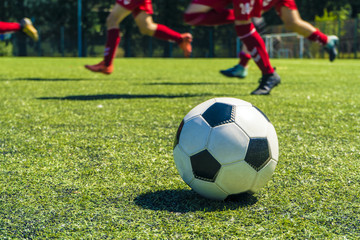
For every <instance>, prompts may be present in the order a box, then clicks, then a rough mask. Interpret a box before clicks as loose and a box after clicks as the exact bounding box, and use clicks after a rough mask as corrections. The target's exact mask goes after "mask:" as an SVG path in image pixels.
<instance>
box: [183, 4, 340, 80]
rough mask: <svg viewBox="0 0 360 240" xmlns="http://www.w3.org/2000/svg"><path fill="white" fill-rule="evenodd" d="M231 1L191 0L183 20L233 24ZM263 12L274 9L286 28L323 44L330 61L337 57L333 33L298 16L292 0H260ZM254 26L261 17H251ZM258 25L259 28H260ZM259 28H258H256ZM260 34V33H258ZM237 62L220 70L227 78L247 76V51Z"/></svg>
mask: <svg viewBox="0 0 360 240" xmlns="http://www.w3.org/2000/svg"><path fill="white" fill-rule="evenodd" d="M231 2H232V0H192V1H191V3H190V5H189V6H188V8H187V9H186V11H185V14H184V20H185V22H186V23H188V24H190V25H194V26H213V25H222V24H228V23H232V22H233V21H234V19H235V18H234V11H233V9H228V8H227V6H228V5H229V4H230V3H231ZM262 6H263V9H262V13H264V12H266V11H269V10H270V9H271V8H273V7H274V8H275V10H276V12H277V14H278V15H279V16H280V18H281V20H282V21H283V22H284V25H285V28H286V29H288V30H290V31H293V32H297V33H298V34H300V35H302V36H304V37H306V38H308V39H309V40H311V41H315V42H318V43H320V44H321V45H323V46H324V48H325V50H326V51H327V52H328V53H329V59H330V61H333V60H334V59H335V58H336V55H337V50H336V44H337V41H338V38H337V37H336V36H327V35H325V34H324V33H322V32H320V31H319V29H316V28H315V27H313V26H312V25H311V24H310V23H308V22H305V21H304V20H302V19H301V17H300V14H299V11H298V9H297V6H296V3H295V0H262ZM253 22H254V24H255V26H256V27H257V28H258V27H259V28H260V29H263V28H264V21H263V19H262V18H253ZM259 28H258V29H259ZM258 31H259V30H258ZM260 33H261V32H260ZM239 58H240V62H239V64H237V65H236V66H234V67H233V68H229V69H227V70H222V71H220V72H221V73H222V74H224V75H226V76H229V77H239V78H244V77H246V76H247V68H246V66H247V64H248V62H249V60H250V58H251V55H250V54H249V53H248V52H247V51H246V49H245V50H244V51H242V52H241V53H240V54H239Z"/></svg>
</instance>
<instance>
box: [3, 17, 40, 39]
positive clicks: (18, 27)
mask: <svg viewBox="0 0 360 240" xmlns="http://www.w3.org/2000/svg"><path fill="white" fill-rule="evenodd" d="M18 31H22V32H23V33H25V34H26V35H28V36H29V37H30V38H31V39H33V40H34V41H35V42H36V41H37V40H39V35H38V32H37V30H36V29H35V27H34V26H33V24H32V22H31V20H30V19H29V18H23V19H21V21H20V22H19V23H18V22H0V34H1V33H9V32H18Z"/></svg>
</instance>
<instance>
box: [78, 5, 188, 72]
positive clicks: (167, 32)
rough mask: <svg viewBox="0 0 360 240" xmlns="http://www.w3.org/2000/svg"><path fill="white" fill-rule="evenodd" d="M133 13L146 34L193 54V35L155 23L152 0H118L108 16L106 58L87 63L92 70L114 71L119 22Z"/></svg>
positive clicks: (186, 53) (118, 41)
mask: <svg viewBox="0 0 360 240" xmlns="http://www.w3.org/2000/svg"><path fill="white" fill-rule="evenodd" d="M130 13H132V15H133V17H134V20H135V23H136V25H137V26H138V27H139V29H140V32H141V33H142V34H144V35H148V36H152V37H155V38H158V39H162V40H165V41H173V42H176V43H177V44H178V46H179V47H180V48H181V49H182V50H183V51H184V56H185V57H189V56H190V55H191V51H192V47H191V42H192V35H191V34H190V33H183V34H181V33H178V32H176V31H174V30H172V29H170V28H168V27H167V26H165V25H162V24H157V23H154V21H153V18H152V14H153V7H152V2H151V0H117V1H116V4H115V6H114V7H113V9H112V11H111V13H110V14H109V16H108V17H107V21H106V26H107V42H106V46H105V52H104V59H103V61H101V62H100V63H98V64H96V65H85V68H87V69H89V70H90V71H92V72H99V73H104V74H110V73H112V72H113V69H114V67H113V59H114V57H115V53H116V50H117V48H118V45H119V43H120V35H119V34H120V28H119V24H120V22H121V21H123V20H124V18H125V17H127V16H128V15H129V14H130Z"/></svg>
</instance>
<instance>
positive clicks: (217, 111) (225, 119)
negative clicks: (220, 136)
mask: <svg viewBox="0 0 360 240" xmlns="http://www.w3.org/2000/svg"><path fill="white" fill-rule="evenodd" d="M202 117H203V118H204V119H205V121H206V122H207V123H209V125H210V126H211V127H216V126H219V125H222V124H226V123H231V122H234V121H235V107H234V106H232V105H229V104H226V103H214V104H213V105H211V106H210V107H209V108H208V109H207V110H206V111H205V112H204V113H203V114H202Z"/></svg>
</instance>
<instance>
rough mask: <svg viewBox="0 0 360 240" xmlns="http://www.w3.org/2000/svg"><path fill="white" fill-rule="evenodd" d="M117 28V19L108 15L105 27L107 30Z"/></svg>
mask: <svg viewBox="0 0 360 240" xmlns="http://www.w3.org/2000/svg"><path fill="white" fill-rule="evenodd" d="M118 26H119V22H118V19H117V18H116V17H115V16H114V15H113V14H109V16H108V17H107V18H106V27H107V28H108V29H111V28H116V27H118Z"/></svg>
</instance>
